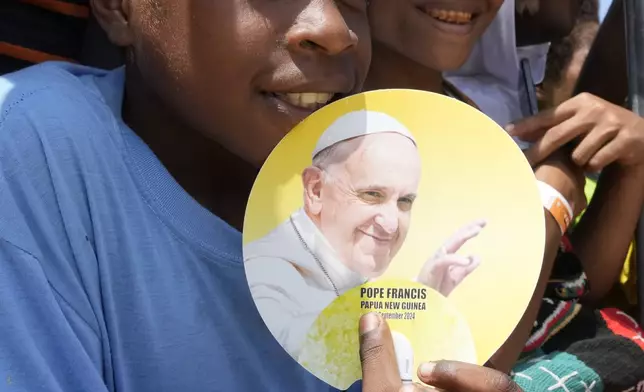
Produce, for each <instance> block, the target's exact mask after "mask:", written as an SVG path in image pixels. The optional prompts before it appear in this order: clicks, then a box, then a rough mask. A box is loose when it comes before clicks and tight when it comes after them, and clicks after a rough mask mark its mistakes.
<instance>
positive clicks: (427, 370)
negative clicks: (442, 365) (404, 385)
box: [418, 362, 436, 378]
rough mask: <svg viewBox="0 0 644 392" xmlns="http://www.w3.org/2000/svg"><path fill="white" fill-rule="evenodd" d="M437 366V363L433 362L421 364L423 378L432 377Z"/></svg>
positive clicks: (420, 371) (420, 370)
mask: <svg viewBox="0 0 644 392" xmlns="http://www.w3.org/2000/svg"><path fill="white" fill-rule="evenodd" d="M435 367H436V364H435V363H432V362H425V363H423V364H422V365H420V369H418V371H419V373H420V376H421V377H423V378H428V377H430V376H431V375H432V373H433V372H434V368H435Z"/></svg>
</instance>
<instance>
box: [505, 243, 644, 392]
mask: <svg viewBox="0 0 644 392" xmlns="http://www.w3.org/2000/svg"><path fill="white" fill-rule="evenodd" d="M589 289H590V287H589V284H588V280H587V279H586V275H585V274H584V272H583V269H582V266H581V263H580V261H579V260H578V259H577V257H576V256H575V255H574V253H573V250H572V247H571V245H570V243H569V242H568V241H567V240H566V239H564V241H562V246H561V248H560V251H559V255H558V257H557V260H556V262H555V266H554V269H553V272H552V275H551V279H550V281H549V283H548V286H547V289H546V293H545V295H544V299H543V302H542V305H541V309H540V310H539V315H538V317H537V321H536V322H535V325H534V328H533V330H532V334H531V336H530V338H529V340H528V342H527V344H526V346H525V349H524V353H523V356H522V358H521V360H520V362H519V363H518V364H517V366H515V368H514V369H513V373H512V376H513V378H514V380H515V381H516V382H517V383H518V384H519V385H520V386H521V387H522V388H523V389H524V390H525V391H526V392H532V391H535V392H537V391H538V392H542V391H562V392H577V391H579V392H587V391H593V392H601V391H616V392H621V391H629V392H631V391H632V392H639V391H644V337H643V336H644V331H643V330H642V329H641V327H640V326H639V325H638V324H637V322H636V321H635V320H633V319H632V318H631V317H630V316H628V315H627V314H626V313H624V312H622V311H620V310H618V309H603V310H596V309H593V308H591V307H587V306H584V305H582V304H581V303H580V302H579V301H580V299H582V298H583V297H584V295H585V294H586V293H587V292H588V291H589Z"/></svg>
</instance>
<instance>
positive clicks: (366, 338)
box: [359, 313, 522, 392]
mask: <svg viewBox="0 0 644 392" xmlns="http://www.w3.org/2000/svg"><path fill="white" fill-rule="evenodd" d="M359 330H360V360H361V362H362V390H363V391H372V392H429V391H435V390H436V389H430V388H428V387H427V386H426V385H431V386H432V387H434V388H438V389H440V390H441V391H445V392H521V391H522V389H521V388H520V387H519V386H518V385H517V384H516V383H514V382H513V381H512V379H511V378H510V377H509V376H508V375H507V374H505V373H502V372H500V371H497V370H494V369H490V368H487V367H483V366H476V365H472V364H468V363H462V362H455V361H438V362H430V363H424V364H422V365H420V366H419V368H418V373H417V374H418V379H419V380H420V381H422V382H423V383H424V384H426V385H420V384H408V385H404V386H403V385H402V382H401V381H400V375H399V373H398V365H397V363H396V354H395V351H394V344H393V340H392V338H391V331H390V330H389V326H388V325H387V322H386V320H384V319H383V318H382V317H380V316H379V315H378V313H369V314H367V315H365V316H363V317H362V318H361V319H360V326H359Z"/></svg>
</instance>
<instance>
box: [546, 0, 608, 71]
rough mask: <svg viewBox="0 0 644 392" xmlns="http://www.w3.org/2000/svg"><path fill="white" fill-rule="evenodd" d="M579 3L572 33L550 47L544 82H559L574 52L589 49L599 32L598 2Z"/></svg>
mask: <svg viewBox="0 0 644 392" xmlns="http://www.w3.org/2000/svg"><path fill="white" fill-rule="evenodd" d="M580 1H581V4H580V10H579V15H578V16H577V21H576V23H575V27H574V28H573V30H572V32H571V33H570V35H568V36H567V37H565V38H564V39H562V40H561V41H559V42H553V43H552V44H551V46H550V51H549V52H548V60H547V64H546V75H545V78H544V79H545V80H544V81H547V82H551V83H558V82H559V81H561V78H562V76H563V72H564V70H565V69H566V68H567V67H568V65H570V63H571V61H572V59H573V56H574V54H575V52H576V51H577V50H579V49H582V48H590V46H591V45H592V44H593V41H594V40H595V36H596V35H597V31H598V30H599V0H580Z"/></svg>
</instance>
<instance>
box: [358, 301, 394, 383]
mask: <svg viewBox="0 0 644 392" xmlns="http://www.w3.org/2000/svg"><path fill="white" fill-rule="evenodd" d="M360 362H361V363H362V391H363V392H397V391H398V390H399V389H400V388H401V386H402V381H401V380H400V374H399V373H398V364H397V362H396V352H395V351H394V343H393V340H392V337H391V332H390V331H389V326H388V325H387V322H386V321H385V320H384V319H383V318H382V316H380V314H378V313H375V312H372V313H367V314H366V315H364V316H362V317H361V318H360Z"/></svg>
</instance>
